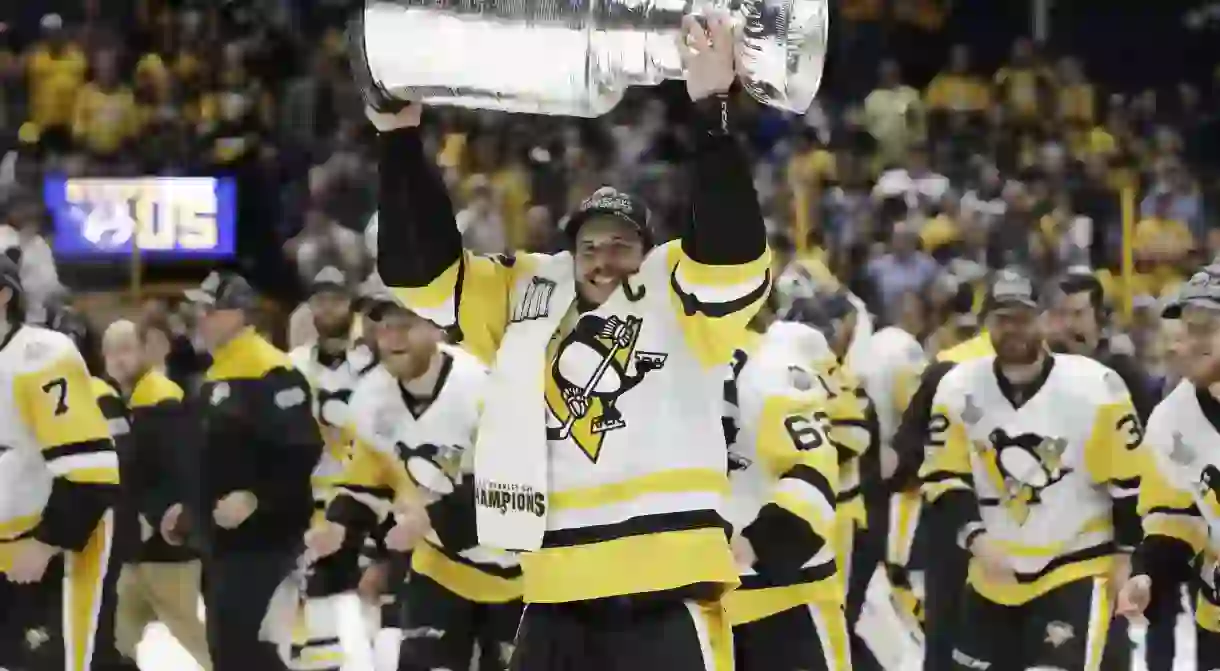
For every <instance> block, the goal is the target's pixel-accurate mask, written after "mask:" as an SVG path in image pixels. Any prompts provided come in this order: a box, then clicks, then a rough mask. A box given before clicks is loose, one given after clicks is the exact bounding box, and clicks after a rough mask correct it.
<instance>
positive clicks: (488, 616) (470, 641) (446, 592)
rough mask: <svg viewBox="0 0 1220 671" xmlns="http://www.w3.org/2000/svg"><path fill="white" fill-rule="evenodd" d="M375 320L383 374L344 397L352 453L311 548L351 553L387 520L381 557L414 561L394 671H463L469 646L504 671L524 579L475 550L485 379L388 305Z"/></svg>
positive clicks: (413, 318) (423, 325) (490, 668)
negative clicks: (400, 555) (348, 401)
mask: <svg viewBox="0 0 1220 671" xmlns="http://www.w3.org/2000/svg"><path fill="white" fill-rule="evenodd" d="M379 312H380V314H379V315H378V324H377V349H378V352H379V353H380V354H381V359H382V363H381V366H379V367H378V368H376V369H374V370H373V371H372V372H370V373H369V374H368V375H367V376H365V378H364V379H363V380H361V382H360V384H359V385H358V386H357V388H356V391H355V393H354V394H353V395H352V406H351V407H352V413H351V418H350V427H351V431H352V432H353V434H354V435H355V438H356V445H355V451H354V454H353V457H352V460H351V461H350V462H349V464H348V468H347V470H346V472H345V474H344V476H343V479H342V481H341V483H340V484H339V485H338V492H337V493H336V495H335V498H334V500H333V501H332V502H331V504H330V505H329V506H328V508H327V511H326V521H325V522H323V523H321V524H319V525H317V526H315V527H314V529H313V530H311V532H310V533H309V535H308V543H309V546H310V547H311V548H312V549H313V550H314V551H315V552H317V553H318V554H320V555H328V554H331V553H333V552H335V551H337V550H338V549H339V548H342V547H345V546H346V547H359V544H361V543H363V541H364V538H365V536H366V535H367V534H368V533H369V532H371V531H372V530H373V528H374V527H376V526H377V525H378V524H380V523H381V522H382V521H384V520H385V519H386V518H387V517H390V516H393V517H394V518H396V520H397V522H396V525H395V526H394V527H393V528H392V529H391V530H390V531H389V532H388V533H387V535H386V545H387V547H388V548H389V549H390V550H394V551H399V552H402V551H407V550H413V552H412V559H411V575H410V579H409V580H408V581H407V582H406V584H405V585H397V586H393V587H394V588H396V589H399V590H401V591H400V597H401V601H402V608H403V610H404V615H403V617H404V622H403V632H404V637H403V640H402V647H401V656H400V659H399V661H398V666H397V668H398V669H399V671H429V670H431V669H468V668H470V665H471V660H472V659H473V657H474V652H475V649H476V647H477V649H478V651H479V666H478V668H479V669H481V670H482V671H503V669H506V668H507V667H508V658H509V655H510V654H511V652H512V642H513V636H514V634H515V632H516V629H517V624H518V622H519V620H520V617H521V578H520V576H521V569H520V567H519V566H518V564H517V559H516V558H515V557H514V556H513V555H511V554H509V553H507V552H502V551H497V550H492V549H490V548H485V547H481V546H478V543H477V533H476V530H475V522H474V486H473V481H472V478H471V477H470V472H469V469H470V465H471V462H470V457H471V454H470V447H471V445H472V444H473V440H474V434H475V430H476V426H477V422H478V414H479V404H480V399H481V398H482V390H483V387H484V385H485V384H486V378H487V370H486V368H485V367H484V366H483V365H482V364H481V363H479V362H478V360H477V359H475V358H474V357H473V356H471V355H470V354H467V353H466V352H464V351H462V350H460V349H457V348H453V347H450V346H447V345H442V344H441V340H442V339H443V332H442V331H441V330H440V329H438V328H436V327H435V326H433V325H432V324H431V323H430V322H428V321H427V320H425V319H423V318H422V317H420V316H419V315H416V314H414V313H412V312H410V311H408V310H405V309H403V308H402V307H401V306H400V305H398V303H397V302H396V301H395V300H394V299H393V298H392V297H387V298H386V299H384V300H383V301H382V302H381V304H380V309H379ZM435 632H444V634H443V635H438V634H436V633H435Z"/></svg>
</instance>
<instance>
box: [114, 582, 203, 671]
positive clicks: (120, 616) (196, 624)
mask: <svg viewBox="0 0 1220 671" xmlns="http://www.w3.org/2000/svg"><path fill="white" fill-rule="evenodd" d="M200 570H201V569H200V565H199V561H198V560H195V561H190V562H181V563H164V564H160V563H152V562H150V563H142V564H127V565H125V566H123V573H122V574H121V575H120V576H119V584H118V610H117V612H116V613H115V620H114V638H115V645H116V647H118V649H119V652H120V653H122V654H124V655H126V656H127V657H128V658H130V659H135V658H136V645H137V644H139V642H140V639H141V638H143V636H144V628H145V627H147V626H148V625H150V624H152V623H153V622H157V621H160V622H161V623H162V624H164V625H165V626H166V627H167V628H168V629H169V632H170V633H171V634H173V636H174V638H176V639H178V643H180V644H182V647H183V648H186V651H187V652H189V653H190V654H191V656H192V657H194V658H195V661H196V662H198V663H199V665H200V666H202V667H203V668H204V669H206V670H210V669H211V668H212V659H211V658H210V657H209V656H208V639H207V630H206V629H205V628H204V624H203V620H202V619H200V617H199V577H200Z"/></svg>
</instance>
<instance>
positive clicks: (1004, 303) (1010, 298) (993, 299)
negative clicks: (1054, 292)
mask: <svg viewBox="0 0 1220 671" xmlns="http://www.w3.org/2000/svg"><path fill="white" fill-rule="evenodd" d="M1014 305H1021V306H1025V307H1028V308H1034V309H1035V310H1036V309H1038V307H1039V303H1038V289H1037V287H1036V286H1035V285H1034V281H1033V280H1032V279H1030V277H1029V275H1028V274H1026V273H1025V272H1023V271H1021V270H1017V269H1015V268H1005V269H1003V270H1001V271H999V272H997V273H996V274H995V277H993V278H992V280H991V283H990V284H989V285H988V286H987V297H986V299H984V301H983V311H984V312H990V311H991V310H995V309H997V308H1003V307H1010V306H1014Z"/></svg>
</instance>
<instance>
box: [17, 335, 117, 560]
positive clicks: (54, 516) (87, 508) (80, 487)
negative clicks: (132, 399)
mask: <svg viewBox="0 0 1220 671" xmlns="http://www.w3.org/2000/svg"><path fill="white" fill-rule="evenodd" d="M13 391H14V396H13V398H15V399H16V400H17V403H18V405H19V407H20V413H21V417H22V418H23V420H24V421H25V424H26V426H27V427H28V429H29V431H30V433H31V434H32V435H33V437H34V439H35V440H36V441H37V442H38V445H39V446H40V447H41V448H42V456H43V459H45V460H46V465H47V470H49V471H50V472H51V475H52V476H53V477H54V482H53V485H52V488H51V497H50V499H49V500H48V501H47V504H46V507H45V508H44V510H43V513H42V521H41V522H40V523H39V525H38V527H37V529H36V530H35V537H36V538H38V539H39V540H40V541H42V542H44V543H47V544H48V545H52V546H55V547H59V548H64V549H66V550H81V549H83V548H84V547H85V545H86V544H87V543H88V541H89V537H90V535H91V534H92V533H93V530H94V528H96V527H97V525H98V522H99V521H100V520H101V517H102V515H103V514H105V512H106V510H108V509H109V508H111V507H112V506H113V505H114V504H115V503H116V498H117V497H118V484H119V463H118V455H117V454H116V453H115V450H114V443H113V441H111V437H110V429H109V426H108V425H107V422H106V418H105V417H104V416H103V415H102V411H101V408H99V406H98V403H97V399H96V397H95V396H94V394H93V386H92V379H91V378H90V375H89V372H88V370H87V369H86V368H85V362H84V359H82V358H81V356H80V354H79V353H77V352H76V351H75V350H67V351H64V352H62V353H58V358H55V359H52V360H49V362H48V363H47V364H46V365H42V366H37V367H36V368H35V369H34V370H32V371H30V372H24V373H21V374H19V375H17V376H16V377H15V379H14V381H13Z"/></svg>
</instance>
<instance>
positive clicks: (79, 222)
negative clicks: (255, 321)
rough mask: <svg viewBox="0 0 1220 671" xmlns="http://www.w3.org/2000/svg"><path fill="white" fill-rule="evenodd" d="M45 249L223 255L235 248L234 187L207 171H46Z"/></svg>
mask: <svg viewBox="0 0 1220 671" xmlns="http://www.w3.org/2000/svg"><path fill="white" fill-rule="evenodd" d="M43 198H44V200H45V202H46V205H47V209H48V211H49V212H50V213H51V218H52V220H53V223H54V239H53V242H52V250H53V251H54V253H55V255H56V256H57V257H61V258H64V259H67V260H77V261H89V260H99V261H100V260H107V259H117V258H118V257H124V256H130V255H131V254H132V251H133V250H134V249H138V250H139V252H140V254H141V255H147V256H148V257H149V259H150V260H158V261H173V260H188V259H189V260H223V259H228V258H231V257H232V256H233V255H234V254H235V252H236V240H235V238H236V229H237V222H236V218H237V189H236V184H235V183H234V181H233V180H232V179H228V178H214V177H131V178H92V177H90V178H64V177H48V178H47V179H46V181H45V182H44V185H43Z"/></svg>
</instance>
